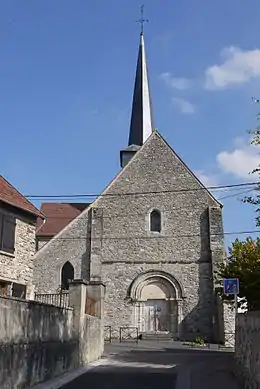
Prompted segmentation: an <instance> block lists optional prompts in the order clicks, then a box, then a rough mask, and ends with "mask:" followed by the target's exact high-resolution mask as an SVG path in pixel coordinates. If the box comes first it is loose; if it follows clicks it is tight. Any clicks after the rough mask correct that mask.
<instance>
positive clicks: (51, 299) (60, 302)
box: [34, 291, 70, 308]
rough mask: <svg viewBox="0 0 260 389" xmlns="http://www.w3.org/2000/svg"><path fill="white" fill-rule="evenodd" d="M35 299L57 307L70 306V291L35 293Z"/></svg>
mask: <svg viewBox="0 0 260 389" xmlns="http://www.w3.org/2000/svg"><path fill="white" fill-rule="evenodd" d="M34 299H35V301H38V302H39V303H44V304H49V305H55V306H56V307H61V308H69V307H70V304H69V293H68V292H64V291H63V292H62V293H35V295H34Z"/></svg>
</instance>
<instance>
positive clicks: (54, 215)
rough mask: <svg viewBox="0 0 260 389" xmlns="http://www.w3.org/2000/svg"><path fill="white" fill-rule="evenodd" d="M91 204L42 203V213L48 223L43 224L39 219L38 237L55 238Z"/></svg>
mask: <svg viewBox="0 0 260 389" xmlns="http://www.w3.org/2000/svg"><path fill="white" fill-rule="evenodd" d="M89 204H90V203H42V205H41V212H42V213H43V214H44V215H45V217H46V221H45V223H42V220H41V218H38V219H37V224H36V226H37V230H36V236H37V237H41V236H42V237H43V236H49V237H50V236H51V237H53V236H55V235H56V234H58V233H59V232H60V231H61V230H63V228H64V227H66V226H67V225H68V224H69V223H70V222H71V221H72V220H73V219H75V218H76V217H77V216H78V215H79V214H81V212H82V211H84V209H86V208H87V207H88V206H89Z"/></svg>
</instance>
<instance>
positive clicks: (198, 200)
mask: <svg viewBox="0 0 260 389" xmlns="http://www.w3.org/2000/svg"><path fill="white" fill-rule="evenodd" d="M120 160H121V167H122V169H121V170H120V172H119V173H118V175H117V176H116V177H115V178H114V180H113V181H112V182H111V183H110V184H109V185H108V186H107V187H106V189H105V190H104V191H103V193H102V194H101V195H100V196H99V197H98V198H97V199H96V200H95V201H94V202H93V203H92V204H90V205H89V206H88V207H86V209H84V210H83V211H82V212H81V213H80V214H79V215H78V216H77V217H76V218H75V219H73V220H72V221H71V222H70V223H69V224H68V225H67V226H65V227H64V228H63V229H62V230H61V231H60V232H59V233H57V235H55V236H54V237H53V238H52V239H51V240H50V241H48V243H46V244H45V245H44V246H43V247H42V248H41V249H40V250H39V251H38V252H37V254H36V255H35V258H34V268H35V272H34V278H35V286H36V290H37V291H38V292H40V293H49V292H52V293H55V292H56V291H57V289H58V288H59V287H60V286H61V285H63V287H64V288H65V289H66V287H67V284H68V283H67V282H66V279H64V277H65V278H66V275H65V274H66V269H67V272H68V273H67V274H69V273H70V278H75V279H77V278H81V279H85V280H102V281H103V282H104V283H105V285H106V297H105V324H106V325H111V326H112V330H113V333H116V332H118V330H119V327H120V326H135V327H138V329H139V331H140V332H141V333H153V332H158V331H159V332H165V333H170V334H171V335H172V336H174V337H178V338H182V339H194V338H195V337H197V336H201V337H203V338H205V339H210V340H216V341H217V340H218V337H219V336H220V335H219V331H220V327H221V325H220V322H221V317H220V313H219V311H218V308H217V303H216V295H215V285H214V270H215V266H216V263H217V262H219V261H223V259H224V256H225V250H224V238H223V223H222V205H221V204H220V203H219V202H218V201H217V200H216V199H215V198H214V197H213V196H212V195H211V193H209V192H208V190H207V189H206V188H205V187H204V186H203V184H202V183H201V182H200V181H199V180H198V179H197V178H196V177H195V175H194V174H193V173H192V172H191V171H190V169H189V168H188V167H187V166H186V165H185V163H184V162H183V161H182V160H181V159H180V157H179V156H178V155H177V154H176V153H175V152H174V151H173V149H172V148H171V147H170V146H169V144H168V143H167V142H166V141H165V139H164V138H163V137H162V135H161V134H160V133H159V132H158V131H156V130H155V129H154V126H153V119H152V109H151V97H150V90H149V81H148V74H147V65H146V56H145V48H144V38H143V34H141V37H140V45H139V53H138V63H137V70H136V79H135V88H134V96H133V107H132V117H131V125H130V133H129V142H128V146H127V147H126V148H125V149H124V150H122V151H121V152H120ZM64 275H65V276H64ZM68 277H69V276H68Z"/></svg>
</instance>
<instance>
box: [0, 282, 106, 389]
mask: <svg viewBox="0 0 260 389" xmlns="http://www.w3.org/2000/svg"><path fill="white" fill-rule="evenodd" d="M99 287H100V286H99V285H95V286H94V287H93V288H94V292H95V294H96V295H97V294H98V293H97V292H99V289H98V288H99ZM91 288H92V285H85V284H84V283H83V282H78V283H75V285H73V288H72V290H71V291H70V293H71V296H70V297H71V306H72V308H66V309H65V308H60V307H56V306H53V305H47V304H43V303H39V302H36V301H26V300H19V299H14V298H6V297H0V388H1V389H25V388H27V389H28V388H30V387H31V386H33V385H35V384H37V383H39V382H43V381H46V380H49V379H51V378H53V377H56V376H59V375H61V374H63V373H65V372H68V371H71V370H74V369H77V368H78V367H80V366H83V365H86V364H87V363H89V362H92V361H94V360H97V359H99V358H100V357H101V355H102V353H103V348H104V334H103V304H100V306H101V308H102V312H101V313H100V315H99V316H98V317H95V316H90V315H86V314H85V301H86V295H87V293H88V292H89V291H90V292H91V291H92V290H91ZM92 292H93V291H92ZM78 296H82V297H83V298H79V299H78V298H77V297H78ZM75 297H76V298H75ZM99 298H100V299H101V298H103V297H101V294H100V293H99Z"/></svg>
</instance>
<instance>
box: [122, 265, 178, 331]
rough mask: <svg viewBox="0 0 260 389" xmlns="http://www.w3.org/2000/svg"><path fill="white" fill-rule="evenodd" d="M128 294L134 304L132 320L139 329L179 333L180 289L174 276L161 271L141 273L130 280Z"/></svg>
mask: <svg viewBox="0 0 260 389" xmlns="http://www.w3.org/2000/svg"><path fill="white" fill-rule="evenodd" d="M128 296H129V297H130V299H131V301H132V302H133V304H134V310H133V311H134V317H133V322H134V325H135V326H137V327H138V329H139V331H140V332H142V333H149V332H167V333H171V334H173V335H174V336H179V324H180V322H181V320H182V301H183V298H184V293H183V289H182V287H181V284H180V283H179V282H178V281H177V279H176V278H175V277H173V276H172V275H171V274H168V273H165V272H161V271H149V272H146V273H142V274H140V275H139V276H138V277H137V278H136V279H135V280H134V281H133V282H132V284H131V286H130V288H129V291H128Z"/></svg>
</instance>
